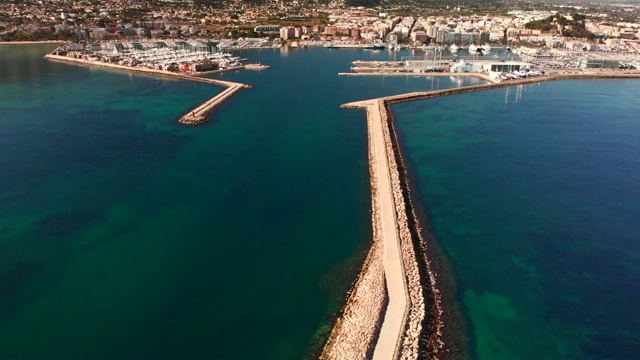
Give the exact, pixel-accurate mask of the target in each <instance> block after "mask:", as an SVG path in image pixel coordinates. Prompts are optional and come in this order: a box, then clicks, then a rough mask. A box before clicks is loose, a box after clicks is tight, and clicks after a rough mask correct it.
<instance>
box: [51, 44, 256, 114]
mask: <svg viewBox="0 0 640 360" xmlns="http://www.w3.org/2000/svg"><path fill="white" fill-rule="evenodd" d="M44 57H45V59H48V60H53V61H60V62H67V63H71V64H76V65H84V66H90V67H97V68H103V69H108V70H115V71H124V72H130V73H134V74H143V75H152V76H161V77H167V78H172V79H180V80H189V81H199V82H203V83H207V84H213V85H218V86H224V87H226V89H225V90H223V91H222V92H220V93H218V94H216V95H214V96H213V97H212V98H211V99H209V100H207V101H205V102H203V103H201V104H200V105H198V106H196V107H195V108H194V109H193V110H191V111H189V112H187V113H186V114H184V115H183V116H181V117H180V118H179V119H178V123H179V124H182V125H188V126H197V125H202V124H205V123H206V122H207V121H208V118H209V115H210V114H211V112H213V110H214V109H215V108H217V107H218V106H220V105H221V104H222V103H224V102H225V101H227V100H228V99H229V98H231V97H232V96H233V95H234V94H236V93H237V92H238V91H240V90H241V89H244V88H250V87H251V86H250V85H247V84H242V83H236V82H232V81H224V80H217V79H209V78H205V77H198V76H193V75H188V74H178V73H173V72H169V71H164V70H156V69H146V68H133V67H130V66H124V65H118V64H111V63H103V62H97V61H89V60H85V59H76V58H72V57H68V56H61V55H53V54H46V55H45V56H44ZM225 70H228V71H236V70H239V69H238V68H231V69H225ZM219 72H224V70H222V71H219Z"/></svg>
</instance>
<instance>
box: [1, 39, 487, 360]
mask: <svg viewBox="0 0 640 360" xmlns="http://www.w3.org/2000/svg"><path fill="white" fill-rule="evenodd" d="M52 48H53V46H51V45H33V46H32V45H29V46H14V45H12V46H0V256H1V258H2V261H1V262H0V358H52V357H53V358H65V359H74V358H75V359H98V358H110V359H112V358H137V359H139V358H185V359H188V358H242V359H247V358H265V359H299V358H301V357H303V356H304V355H305V354H306V353H307V351H308V349H309V348H308V344H309V343H310V342H311V341H312V340H314V338H315V337H316V333H317V332H319V331H320V330H321V329H323V328H326V326H327V324H326V322H325V318H326V316H327V315H330V314H331V312H332V311H334V310H335V308H336V306H337V304H336V302H335V301H334V300H332V299H333V298H334V297H335V296H336V294H335V293H333V294H332V291H335V289H336V288H339V287H337V286H336V284H338V283H342V284H347V285H348V284H349V283H350V282H351V281H352V280H353V277H354V275H355V274H354V273H353V271H346V270H344V268H345V264H348V263H349V261H350V259H352V258H353V257H354V256H356V255H357V254H358V253H359V252H360V250H361V249H362V248H363V247H366V245H367V244H368V242H369V241H370V236H371V235H370V233H371V230H370V228H371V224H370V216H369V208H370V200H369V196H370V191H369V180H368V176H369V174H368V166H367V144H366V141H367V139H366V123H365V119H364V115H363V114H362V113H361V112H358V111H347V110H343V109H341V108H340V107H339V105H340V104H342V103H345V102H348V101H353V100H357V99H362V98H367V97H374V96H380V95H383V94H398V93H402V92H405V91H415V90H426V89H432V88H438V87H448V86H458V85H460V84H472V83H478V81H477V80H467V81H465V82H457V81H455V79H454V80H452V79H449V78H439V79H431V78H414V77H403V78H344V77H338V76H337V73H338V72H340V71H348V69H349V67H350V66H351V65H350V61H352V60H356V59H385V58H386V56H387V53H386V52H367V51H362V50H341V51H340V52H334V51H328V50H325V49H321V48H319V49H309V50H304V49H297V50H295V51H291V52H288V53H286V52H282V51H261V52H249V53H246V55H247V56H246V57H249V58H250V61H261V62H262V63H265V64H269V65H271V69H270V70H268V71H262V72H250V71H244V72H238V73H227V74H224V75H221V76H220V77H221V78H223V79H229V80H237V81H243V82H246V83H249V84H251V85H253V89H248V90H243V91H242V92H240V93H239V94H237V95H236V96H234V98H232V99H231V100H230V101H229V102H227V103H226V104H224V105H223V106H222V107H220V108H219V109H217V110H216V111H215V112H214V114H213V115H212V117H211V121H210V122H209V123H208V124H207V125H205V126H201V127H197V128H188V127H182V126H179V125H178V124H177V123H176V120H177V119H178V118H179V117H180V116H181V115H182V114H184V113H186V112H187V111H189V110H190V109H191V108H193V107H195V106H196V105H197V104H199V103H201V102H202V101H204V100H206V99H209V98H210V97H212V96H213V95H215V94H216V93H218V92H220V91H221V88H218V87H215V86H209V85H207V84H201V83H197V82H186V81H176V80H169V79H160V78H154V77H149V76H139V75H131V74H125V73H118V72H114V71H107V70H102V69H93V68H87V67H81V66H76V65H70V64H64V63H56V62H50V61H47V60H44V59H42V56H43V55H44V54H45V53H46V52H47V51H50V50H51V49H52ZM392 56H399V55H398V54H395V55H392ZM343 296H344V294H343V293H340V294H337V297H339V298H340V297H343Z"/></svg>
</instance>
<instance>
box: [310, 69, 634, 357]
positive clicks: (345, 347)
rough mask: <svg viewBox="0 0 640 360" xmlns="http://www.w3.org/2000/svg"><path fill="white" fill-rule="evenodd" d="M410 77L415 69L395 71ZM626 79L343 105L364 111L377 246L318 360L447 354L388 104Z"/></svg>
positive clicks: (509, 83)
mask: <svg viewBox="0 0 640 360" xmlns="http://www.w3.org/2000/svg"><path fill="white" fill-rule="evenodd" d="M371 75H372V74H363V75H359V74H358V75H355V76H371ZM381 75H382V74H381ZM407 75H413V74H402V75H398V76H407ZM429 75H432V74H429ZM456 75H458V74H456ZM349 76H353V75H349ZM628 78H640V72H633V73H622V72H615V71H611V72H602V73H576V74H562V75H553V76H544V77H536V78H529V79H520V80H509V81H503V82H497V83H489V84H483V85H474V86H467V87H460V88H453V89H445V90H436V91H427V92H413V93H408V94H402V95H395V96H388V97H383V98H379V99H372V100H364V101H358V102H353V103H348V104H344V105H342V107H343V108H350V109H364V110H366V113H367V129H368V135H369V137H368V138H369V141H368V146H369V172H370V176H371V178H370V182H371V197H372V225H373V243H372V246H371V249H370V251H369V254H368V256H367V258H366V261H365V263H364V265H363V267H362V270H361V272H360V275H359V277H358V280H357V281H356V282H355V283H354V285H353V286H352V289H351V290H350V292H349V295H348V299H347V303H346V304H345V306H344V308H343V314H342V316H341V317H340V318H339V319H338V320H337V321H336V324H335V326H334V328H333V330H332V332H331V336H330V338H329V340H328V341H327V343H326V345H325V347H324V349H323V352H322V354H321V356H320V358H321V359H371V358H373V359H394V360H395V359H417V358H418V356H420V357H421V358H428V359H436V358H438V357H440V355H442V354H444V353H446V344H445V343H444V342H443V340H442V339H443V329H444V326H445V323H444V319H443V314H444V309H443V304H442V299H441V295H440V290H439V288H438V284H437V281H436V279H437V275H436V274H435V273H434V272H433V271H432V265H431V262H430V260H429V259H428V258H426V249H427V246H428V244H427V243H426V242H425V240H424V239H423V238H422V237H421V228H420V224H419V223H418V218H417V215H416V213H415V210H414V207H413V205H412V204H411V196H410V193H409V192H410V188H409V184H408V180H407V175H406V167H405V165H404V162H403V160H402V155H401V153H400V148H399V144H398V138H397V134H396V132H395V129H394V122H393V117H392V115H391V112H390V110H389V105H391V104H394V103H400V102H405V101H412V100H420V99H429V98H434V97H438V96H446V95H454V94H461V93H467V92H474V91H482V90H489V89H494V88H502V87H507V86H520V85H526V84H535V83H540V82H544V81H557V80H572V79H628Z"/></svg>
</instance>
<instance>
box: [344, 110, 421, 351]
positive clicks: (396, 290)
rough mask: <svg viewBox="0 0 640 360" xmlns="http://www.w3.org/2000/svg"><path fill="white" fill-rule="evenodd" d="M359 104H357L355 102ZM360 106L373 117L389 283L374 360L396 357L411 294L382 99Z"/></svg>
mask: <svg viewBox="0 0 640 360" xmlns="http://www.w3.org/2000/svg"><path fill="white" fill-rule="evenodd" d="M354 105H355V104H354ZM356 106H362V107H366V108H367V115H368V116H370V117H371V125H372V132H371V134H372V135H373V139H371V141H372V142H373V147H374V151H375V158H376V159H377V161H378V164H377V167H376V169H377V171H376V174H375V176H376V177H377V183H378V196H379V198H378V201H379V206H380V214H379V216H380V219H379V221H380V224H381V225H382V227H381V229H382V234H381V235H382V243H383V248H384V252H383V254H384V255H383V259H382V263H383V266H384V276H385V280H386V284H387V291H388V297H389V304H388V305H387V309H386V311H385V314H384V320H383V322H382V327H381V328H380V336H379V340H378V342H377V344H376V346H375V349H374V352H373V359H374V360H382V359H393V358H394V357H395V353H396V351H397V349H398V346H399V339H400V337H401V336H400V335H401V334H402V332H403V330H404V323H405V313H406V309H407V298H408V297H409V295H408V291H407V286H406V284H405V281H404V269H403V266H402V259H401V256H400V236H399V234H398V229H397V227H396V214H395V203H394V200H393V190H392V188H391V174H390V166H389V163H388V156H389V154H387V147H386V145H385V144H386V142H385V139H384V132H383V126H386V124H383V119H382V111H383V109H384V102H383V101H382V100H377V101H372V102H364V103H361V104H358V105H356Z"/></svg>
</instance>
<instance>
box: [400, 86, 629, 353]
mask: <svg viewBox="0 0 640 360" xmlns="http://www.w3.org/2000/svg"><path fill="white" fill-rule="evenodd" d="M639 93H640V81H638V80H588V81H563V82H552V83H542V84H539V85H528V86H521V87H517V88H509V89H499V90H491V91H486V92H482V93H472V94H463V95H455V96H451V97H443V98H437V99H432V100H425V101H419V102H412V103H403V104H399V105H395V106H393V109H392V110H393V112H394V116H395V119H396V122H397V124H398V128H399V132H400V139H401V143H402V147H403V152H404V155H405V157H406V159H407V162H408V166H409V169H410V172H411V174H412V175H413V178H414V179H415V181H414V183H415V185H416V188H417V189H418V193H419V197H420V199H421V203H422V205H423V206H424V208H425V209H426V212H427V214H428V218H429V223H430V228H431V231H432V233H433V234H434V235H435V237H436V239H437V241H438V243H439V244H440V246H441V247H442V248H443V249H444V252H445V253H446V255H447V257H448V259H449V262H450V264H451V266H452V268H453V271H454V275H455V278H456V281H457V284H458V301H459V303H460V304H461V306H462V310H463V313H464V315H465V317H466V318H467V321H468V323H469V325H468V328H469V330H470V335H471V337H472V344H473V348H472V349H471V350H470V352H471V354H470V357H477V358H480V359H585V358H593V359H633V358H638V356H639V355H638V354H640V331H639V329H640V313H639V312H638V309H639V307H638V306H639V304H640V222H639V221H638V219H640V157H639V156H638V154H640V117H638V114H640V103H638V94H639Z"/></svg>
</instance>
